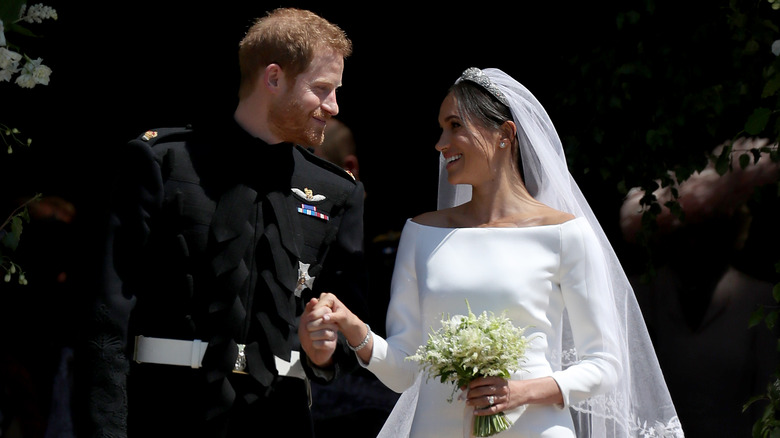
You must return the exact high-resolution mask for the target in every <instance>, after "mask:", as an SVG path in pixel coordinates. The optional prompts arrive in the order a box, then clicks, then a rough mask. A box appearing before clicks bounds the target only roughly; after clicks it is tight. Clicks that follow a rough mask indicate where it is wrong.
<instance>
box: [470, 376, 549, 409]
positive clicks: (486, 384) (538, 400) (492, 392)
mask: <svg viewBox="0 0 780 438" xmlns="http://www.w3.org/2000/svg"><path fill="white" fill-rule="evenodd" d="M465 390H466V391H467V395H466V404H467V405H469V406H474V414H475V415H492V414H496V413H498V412H503V411H511V410H512V409H515V408H518V407H520V406H522V405H525V404H531V403H535V404H559V405H563V395H562V394H561V390H560V388H559V387H558V384H557V383H556V382H555V379H553V378H552V377H541V378H538V379H529V380H507V379H504V378H501V377H480V378H477V379H474V380H473V381H472V382H471V383H470V384H469V386H468V388H465Z"/></svg>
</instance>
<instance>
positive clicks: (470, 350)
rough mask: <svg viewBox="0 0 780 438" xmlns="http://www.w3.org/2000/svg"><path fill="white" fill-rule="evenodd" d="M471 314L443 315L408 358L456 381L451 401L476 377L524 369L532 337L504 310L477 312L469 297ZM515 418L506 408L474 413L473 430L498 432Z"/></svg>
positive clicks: (435, 374) (431, 374)
mask: <svg viewBox="0 0 780 438" xmlns="http://www.w3.org/2000/svg"><path fill="white" fill-rule="evenodd" d="M466 307H467V308H468V315H466V316H463V315H456V316H454V317H449V315H448V317H447V318H444V317H443V315H442V321H441V325H442V326H441V328H440V329H438V330H435V331H433V332H432V333H430V334H429V335H428V342H427V343H426V344H425V345H421V346H420V347H419V348H418V349H417V351H416V353H415V354H413V355H411V356H407V357H406V359H407V360H414V361H417V362H420V365H421V367H422V369H423V371H425V372H426V373H427V378H428V379H431V378H438V379H439V380H440V381H441V383H451V384H453V386H454V387H453V390H452V395H451V396H450V397H449V399H448V400H447V401H448V402H450V403H451V402H452V399H453V396H454V394H455V392H456V391H457V390H458V388H462V387H464V386H467V385H468V384H469V383H470V382H471V381H472V380H474V379H476V378H477V377H492V376H500V377H503V378H505V379H509V378H510V376H511V373H512V372H514V371H517V370H519V369H521V366H520V364H521V363H522V362H523V361H524V359H525V352H526V349H527V347H528V342H529V340H528V339H527V338H526V337H525V336H523V333H524V332H525V328H517V327H515V326H514V325H513V324H512V321H511V320H509V318H507V317H506V316H505V314H504V313H502V314H501V315H500V316H496V315H494V314H493V313H492V312H490V313H488V312H482V314H481V315H479V316H475V315H474V314H473V313H472V312H471V306H469V303H468V301H466ZM510 426H512V422H511V421H510V420H509V419H508V418H506V416H505V415H504V413H503V412H499V413H497V414H493V415H486V416H475V417H474V427H473V433H474V436H477V437H486V436H491V435H495V434H497V433H499V432H501V431H503V430H506V429H509V427H510Z"/></svg>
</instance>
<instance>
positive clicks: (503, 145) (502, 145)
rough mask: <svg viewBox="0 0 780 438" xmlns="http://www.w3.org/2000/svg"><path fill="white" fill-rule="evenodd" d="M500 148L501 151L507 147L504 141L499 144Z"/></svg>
mask: <svg viewBox="0 0 780 438" xmlns="http://www.w3.org/2000/svg"><path fill="white" fill-rule="evenodd" d="M498 147H500V148H501V149H504V148H505V147H506V143H504V142H503V141H502V142H501V143H499V144H498Z"/></svg>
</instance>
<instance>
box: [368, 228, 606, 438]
mask: <svg viewBox="0 0 780 438" xmlns="http://www.w3.org/2000/svg"><path fill="white" fill-rule="evenodd" d="M600 248H601V247H600V245H599V243H598V241H597V239H596V237H595V234H594V233H593V231H592V229H591V228H590V226H589V224H588V222H587V220H586V219H584V218H577V219H573V220H570V221H568V222H565V223H562V224H557V225H543V226H533V227H526V228H438V227H431V226H426V225H421V224H418V223H416V222H414V221H412V220H408V221H407V222H406V225H405V227H404V230H403V234H402V237H401V241H400V244H399V248H398V256H397V259H396V266H395V272H394V274H393V280H392V295H391V300H390V304H389V307H388V312H387V327H386V328H387V334H388V337H387V340H385V339H382V338H381V337H379V336H374V348H373V354H372V356H371V360H370V361H369V363H368V364H363V365H364V366H365V367H366V368H368V369H369V370H370V371H372V372H373V373H374V374H376V376H377V377H378V378H379V379H380V380H381V381H382V382H383V383H384V384H385V385H387V386H388V387H389V388H391V389H393V390H394V391H397V392H403V391H404V390H407V389H409V388H412V387H414V386H413V385H415V382H416V381H417V377H418V375H419V374H420V364H419V363H418V362H415V361H411V360H405V358H406V357H407V356H409V355H412V354H414V353H415V351H416V350H417V348H418V347H419V346H420V345H422V344H424V343H425V342H426V341H427V336H428V333H430V332H431V330H435V329H438V328H439V327H441V323H440V321H441V320H442V318H443V317H447V316H448V315H449V316H454V315H463V314H466V313H467V311H468V310H467V307H466V301H467V300H468V303H469V305H470V307H471V311H472V312H473V313H474V314H475V315H479V314H481V313H482V312H483V311H489V312H493V313H495V314H496V315H499V314H501V313H502V312H506V315H507V316H508V317H509V318H510V319H511V320H512V321H513V323H514V324H515V325H516V326H518V327H527V329H526V331H525V335H526V336H527V337H529V338H533V341H532V343H531V345H530V348H529V351H528V354H527V361H526V362H525V363H524V364H522V367H523V370H522V371H519V372H517V373H515V374H514V375H513V376H512V379H518V380H520V379H531V378H536V377H542V376H552V377H553V378H554V379H555V380H556V382H557V383H558V385H559V386H560V388H561V391H562V393H563V398H564V405H561V406H553V405H529V406H527V407H523V408H521V409H518V410H517V411H516V412H507V414H510V417H516V416H517V415H518V414H520V415H519V418H517V420H516V422H515V423H514V425H513V426H512V427H511V428H510V429H509V430H507V431H504V432H501V433H500V434H498V435H496V436H497V437H526V438H529V437H573V436H575V435H574V425H573V422H572V417H571V415H570V413H569V409H568V406H569V405H570V404H573V403H578V402H581V401H583V400H584V399H586V398H589V397H591V396H593V395H595V394H599V393H603V392H605V391H608V390H610V389H611V387H612V386H613V385H614V383H615V381H616V379H617V376H618V375H620V371H621V370H620V367H621V364H620V363H619V360H618V359H617V358H616V357H615V356H614V355H611V354H608V353H606V351H614V350H613V349H612V348H614V342H615V340H614V339H610V338H609V336H608V335H606V333H609V330H604V327H605V325H604V324H610V323H613V322H614V318H615V316H614V310H613V306H611V305H610V304H611V303H612V300H611V298H609V297H606V298H605V297H604V296H603V294H604V293H605V292H604V291H603V290H601V288H600V287H597V286H596V285H601V284H604V282H605V281H606V280H605V278H606V276H607V273H606V267H605V266H604V262H603V260H604V257H603V256H602V255H601V249H600ZM607 298H609V299H607ZM565 312H568V320H569V322H570V324H571V328H572V330H571V331H572V333H573V336H574V343H575V345H576V350H577V351H576V352H577V355H578V357H579V359H578V360H577V362H576V363H575V364H573V365H571V366H569V367H566V366H565V365H562V364H565V363H566V362H567V361H566V358H561V357H560V356H561V354H560V353H553V352H555V351H560V345H561V339H560V338H561V331H560V326H561V323H562V321H563V319H564V314H565ZM608 346H612V348H607V347H608ZM420 382H421V383H420V389H419V393H417V392H416V391H413V392H414V393H413V394H411V395H412V396H413V397H414V396H416V395H417V394H418V398H417V403H416V406H415V404H414V403H412V406H411V409H409V407H408V406H407V407H406V409H409V410H408V411H407V412H401V413H398V412H397V413H396V415H398V414H400V415H403V416H406V417H407V418H409V419H411V420H412V421H411V431H410V432H408V433H409V436H410V437H411V438H428V437H460V436H463V430H464V424H465V425H467V426H468V425H469V424H470V421H471V415H470V412H471V408H468V409H466V408H465V402H464V401H462V400H458V399H457V398H455V399H454V400H453V401H452V402H451V403H449V402H448V401H447V399H448V398H449V397H450V395H451V394H452V389H453V386H452V385H451V384H442V383H440V382H439V381H438V380H437V379H430V380H428V381H426V378H425V376H423V377H422V379H421V381H420ZM523 409H525V410H524V411H523ZM412 414H413V416H411V415H412ZM511 414H514V415H511ZM386 432H387V431H386ZM406 434H407V432H406V431H405V430H392V431H390V434H389V435H388V436H393V437H405V436H407V435H406Z"/></svg>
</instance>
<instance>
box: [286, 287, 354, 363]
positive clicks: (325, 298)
mask: <svg viewBox="0 0 780 438" xmlns="http://www.w3.org/2000/svg"><path fill="white" fill-rule="evenodd" d="M364 326H365V324H363V322H362V321H360V319H359V318H358V317H357V316H355V315H354V314H353V313H352V312H351V311H350V310H349V309H348V308H347V306H345V305H344V304H343V303H342V302H341V301H339V299H338V298H336V296H335V295H333V294H331V293H327V292H326V293H323V294H320V296H319V298H312V299H311V300H309V302H308V303H306V307H305V308H304V310H303V314H302V315H301V319H300V323H299V325H298V338H299V339H300V341H301V347H302V348H303V350H304V352H306V355H307V356H309V360H311V361H312V362H313V363H314V364H315V365H317V366H320V367H327V366H330V365H332V364H333V353H334V352H335V351H336V347H337V345H338V333H339V331H341V333H342V334H343V335H344V336H345V337H346V339H347V342H350V343H352V345H357V343H360V341H361V340H362V339H363V337H365V329H363V330H364V333H363V334H362V335H361V334H360V333H359V332H360V329H361V327H364ZM353 332H354V333H353ZM353 337H354V339H353ZM353 342H354V343H353Z"/></svg>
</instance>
